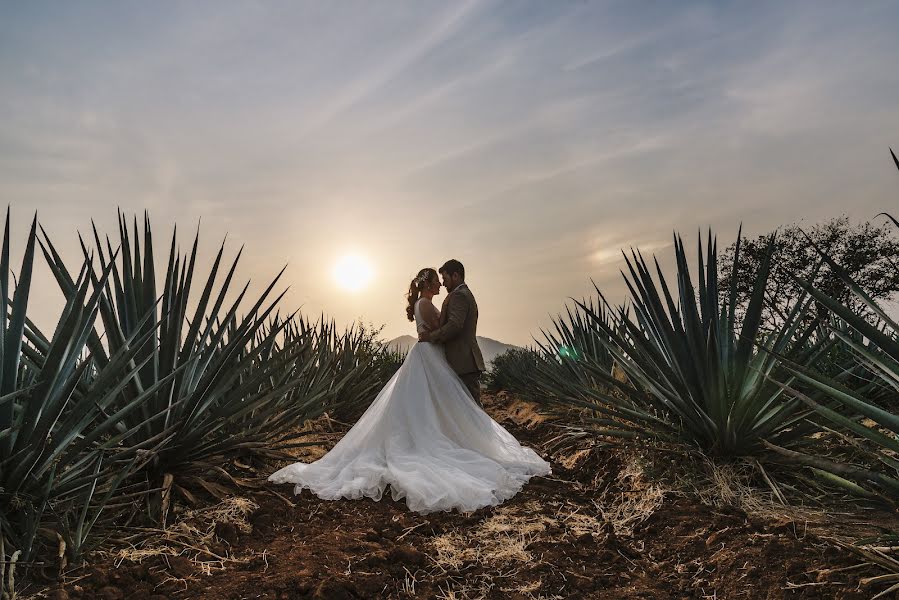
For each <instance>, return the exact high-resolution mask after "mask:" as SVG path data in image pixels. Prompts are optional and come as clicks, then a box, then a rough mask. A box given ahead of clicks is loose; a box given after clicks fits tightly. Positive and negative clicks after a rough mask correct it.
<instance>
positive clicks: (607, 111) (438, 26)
mask: <svg viewBox="0 0 899 600" xmlns="http://www.w3.org/2000/svg"><path fill="white" fill-rule="evenodd" d="M897 31H899V3H897V2H878V1H864V2H824V1H815V2H770V3H768V2H722V1H714V2H712V1H709V2H632V1H629V0H625V1H620V2H599V1H597V2H586V1H579V2H574V1H571V2H564V1H562V2H542V1H540V2H518V1H516V2H503V3H500V2H489V1H486V2H480V1H475V2H445V1H439V2H426V1H418V0H417V1H415V2H412V1H403V2H401V1H391V2H348V1H341V2H309V3H304V2H294V1H290V2H250V1H241V2H236V1H235V2H219V1H216V2H212V1H209V2H162V1H160V2H155V1H154V2H138V1H134V2H112V1H110V2H39V1H29V2H11V1H2V2H0V115H2V118H0V195H2V198H4V199H5V200H6V203H7V204H9V205H10V207H11V210H12V223H13V233H14V236H13V255H14V257H16V256H21V251H22V246H23V245H24V239H25V235H26V233H27V226H28V223H29V222H30V219H31V218H32V216H33V213H34V211H35V210H36V211H37V213H38V219H39V220H40V222H41V223H42V224H43V226H44V228H45V229H46V230H47V232H48V234H49V235H50V236H51V238H52V239H53V240H54V242H55V243H56V245H57V246H58V247H59V248H60V250H61V251H62V253H63V255H64V257H66V258H67V259H70V260H71V262H72V263H73V266H77V261H78V260H80V250H79V249H78V242H77V232H78V231H81V232H83V233H87V232H89V228H90V222H91V218H93V219H94V220H95V222H96V223H97V226H98V228H99V229H100V230H101V231H103V232H106V233H108V234H109V235H110V236H112V235H113V234H114V233H115V232H116V208H117V207H120V208H121V209H122V210H123V211H124V212H125V213H126V214H127V215H129V218H131V217H132V216H133V215H135V214H136V215H138V217H139V218H142V217H141V215H142V214H143V211H144V210H145V209H146V210H148V211H149V213H150V217H151V221H152V224H153V226H154V231H155V234H156V236H157V237H158V238H160V241H159V242H157V245H158V250H157V251H158V252H160V255H159V257H158V258H157V263H158V264H161V265H164V263H165V260H166V256H165V255H163V254H162V252H161V250H162V249H164V248H166V246H167V241H168V238H169V237H170V236H171V231H172V226H173V224H174V223H176V222H177V224H178V226H179V229H178V231H179V236H180V240H181V244H182V250H187V249H189V245H190V241H191V240H190V239H189V237H190V236H192V235H193V231H194V230H195V229H196V227H197V224H198V222H199V223H200V242H201V248H202V250H203V252H202V254H201V258H202V259H203V260H204V262H203V263H202V264H203V265H205V266H206V268H208V265H210V264H211V263H210V260H209V258H210V255H211V254H212V253H213V252H214V251H215V250H217V248H218V245H219V244H220V243H221V241H222V240H223V239H224V238H225V236H226V235H227V241H226V254H227V255H229V256H233V255H234V254H236V252H237V251H238V249H239V248H240V246H241V245H245V249H244V253H243V257H242V259H241V267H240V268H239V270H238V274H240V275H242V276H243V278H244V279H247V278H249V279H251V280H252V282H253V289H259V288H261V287H262V286H264V285H265V284H266V283H267V282H268V280H270V279H271V278H272V277H273V276H274V275H275V274H276V273H277V272H278V271H279V270H280V269H281V267H283V266H284V265H285V264H287V271H286V273H285V276H284V280H283V281H284V284H285V285H290V291H289V293H288V295H287V296H286V300H285V307H286V308H298V307H302V309H303V311H304V312H307V313H311V314H318V313H320V312H325V313H327V314H329V315H332V316H333V317H335V318H336V319H337V320H338V321H339V322H341V323H346V322H350V321H352V320H353V319H355V318H357V317H361V318H362V319H363V320H365V321H368V322H373V323H376V324H381V323H383V324H386V329H385V334H386V335H387V336H390V337H393V336H395V335H400V334H403V333H412V327H411V326H410V325H409V323H408V322H406V321H405V320H404V310H403V303H404V300H403V295H404V291H405V290H406V289H407V286H408V283H409V280H410V279H411V278H412V277H413V276H414V275H415V273H416V272H417V271H418V269H419V268H421V267H423V266H434V267H437V266H439V265H440V264H441V263H442V262H443V261H444V260H446V259H447V258H451V257H454V258H458V259H459V260H461V261H462V262H463V263H465V265H466V267H467V269H468V272H469V276H468V279H469V282H470V286H471V288H472V290H473V291H474V292H475V294H476V296H477V298H478V302H479V305H480V311H481V320H480V325H479V333H481V334H482V335H486V336H489V337H494V338H497V339H500V340H503V341H506V342H510V343H518V344H525V343H528V342H529V340H530V339H531V336H532V335H535V334H538V332H539V327H541V326H545V325H546V324H547V320H548V317H549V315H550V314H553V313H555V312H557V311H559V310H560V309H561V308H562V307H563V305H564V302H565V301H566V298H568V297H569V296H576V297H579V296H581V295H583V294H586V293H588V292H589V290H590V289H591V284H590V280H591V278H592V279H593V280H595V281H596V282H597V283H598V284H599V285H600V286H601V287H603V288H604V289H606V290H608V292H609V295H610V296H612V297H613V298H621V297H622V295H621V294H622V285H621V283H620V274H619V272H618V271H619V269H620V268H621V267H622V262H621V261H620V260H619V256H620V255H619V254H618V249H619V248H621V247H624V246H631V245H635V246H639V247H641V248H643V249H645V250H652V251H654V252H657V253H659V254H660V255H662V256H663V257H664V256H665V255H667V254H668V253H670V251H671V244H670V240H671V234H672V231H674V230H678V231H681V232H683V233H684V234H685V235H687V236H689V238H690V239H692V238H693V237H694V236H695V232H696V231H697V229H698V228H706V227H712V228H713V230H714V231H716V232H718V233H719V238H720V240H721V242H722V243H729V242H730V241H732V240H733V238H734V236H735V233H736V229H737V226H738V225H739V223H740V222H742V223H743V224H744V230H745V231H747V232H748V233H750V234H752V235H756V234H760V233H763V232H766V231H769V230H771V229H773V228H775V227H777V226H778V225H780V224H784V223H790V222H796V221H801V222H804V223H808V224H811V223H814V222H817V221H820V220H823V219H827V218H830V217H832V216H837V215H839V214H842V213H846V214H848V215H849V216H850V217H851V218H853V219H856V220H859V219H869V218H872V217H873V216H874V215H875V214H876V213H878V212H880V211H882V210H892V211H899V174H897V172H896V170H895V168H894V167H893V166H892V164H891V162H890V159H889V154H888V151H887V147H888V146H889V145H892V146H893V147H897V146H899V35H897ZM347 254H355V255H359V256H362V257H363V258H365V259H366V260H368V261H369V262H370V263H371V265H372V267H373V269H374V271H375V278H374V280H373V281H372V283H371V284H370V285H369V286H367V287H366V288H365V289H364V290H362V291H360V292H352V291H349V290H346V289H343V288H341V287H340V286H339V285H337V283H336V282H335V281H334V279H333V277H332V268H333V265H334V263H335V262H337V261H338V260H339V259H340V258H341V257H343V256H345V255H347ZM15 270H16V271H18V264H16V265H15ZM36 276H37V281H36V282H35V286H36V289H37V292H35V293H33V296H34V300H33V302H34V306H35V311H36V316H37V318H38V323H39V324H40V325H42V326H44V327H45V328H47V329H50V330H51V331H52V326H53V325H54V324H55V317H56V314H57V313H58V310H59V307H60V306H61V304H62V302H61V298H60V296H59V294H58V291H57V289H56V284H55V283H54V281H53V280H52V278H51V276H50V275H49V272H48V271H47V269H46V267H44V266H43V264H41V261H39V268H38V270H37V275H36Z"/></svg>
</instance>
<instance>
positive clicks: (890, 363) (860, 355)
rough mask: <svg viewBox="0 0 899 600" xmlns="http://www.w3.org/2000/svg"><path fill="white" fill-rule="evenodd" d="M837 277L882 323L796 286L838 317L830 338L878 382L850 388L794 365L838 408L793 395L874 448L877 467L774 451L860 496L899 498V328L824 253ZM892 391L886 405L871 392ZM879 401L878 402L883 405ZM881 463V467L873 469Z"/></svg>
mask: <svg viewBox="0 0 899 600" xmlns="http://www.w3.org/2000/svg"><path fill="white" fill-rule="evenodd" d="M821 257H822V259H823V260H824V261H825V262H827V263H828V264H829V266H830V268H831V269H832V270H833V272H834V273H836V274H838V275H839V276H840V277H842V278H843V279H844V281H846V283H847V285H849V287H850V289H851V291H852V293H853V294H855V296H856V297H857V298H859V299H860V300H861V301H862V302H864V303H865V304H866V305H867V306H868V308H869V309H870V310H871V311H872V312H873V313H874V314H876V315H877V316H878V318H879V319H880V322H879V323H876V324H875V323H871V322H870V321H869V320H868V319H866V318H864V317H863V316H861V315H859V314H856V313H855V312H853V311H852V310H851V309H849V308H848V307H847V306H845V305H843V304H841V303H839V302H838V301H836V300H835V299H833V298H832V297H830V296H828V295H827V294H825V293H824V292H822V291H820V290H818V289H816V288H815V287H814V285H812V283H811V282H809V281H807V280H804V279H799V278H797V281H798V282H799V284H800V285H802V286H803V288H804V289H806V290H807V291H808V293H809V294H811V295H812V297H814V298H815V299H816V300H817V301H818V302H820V303H821V304H822V305H824V306H825V307H827V309H828V310H830V311H831V312H832V314H833V315H834V317H835V318H834V319H833V320H832V321H831V323H832V324H831V333H832V335H833V337H834V338H835V339H836V340H839V342H840V343H841V344H842V345H843V346H844V347H845V348H847V349H849V350H850V351H851V352H852V353H853V354H854V355H855V357H857V359H858V360H860V361H862V362H863V363H864V364H865V365H866V366H867V367H868V369H869V371H870V372H871V373H873V374H874V375H875V376H876V377H877V381H874V382H872V383H871V385H870V386H868V388H858V387H855V386H853V387H850V386H848V385H846V383H845V382H844V381H841V380H840V379H839V378H835V377H831V376H828V375H826V374H824V373H822V372H821V371H820V370H817V369H815V370H812V369H809V368H807V367H805V366H804V365H798V364H790V365H788V368H789V370H790V371H791V372H792V373H793V374H794V376H795V377H796V379H797V380H798V381H799V382H802V383H803V384H805V385H807V386H809V387H811V388H813V389H815V390H817V391H819V392H821V393H822V394H823V395H824V397H826V398H827V399H829V400H831V401H835V402H836V404H837V406H832V405H829V404H824V403H823V402H821V401H819V400H817V399H814V398H810V397H809V396H808V395H807V394H804V393H802V392H801V391H799V390H795V389H791V390H790V391H791V392H792V393H793V394H794V395H795V396H796V397H797V398H799V399H801V400H802V401H804V402H805V403H806V404H807V405H808V406H809V407H811V408H812V409H814V410H815V411H816V412H817V413H819V414H820V415H821V416H823V417H825V418H826V419H828V420H829V421H831V422H832V423H833V424H835V425H836V426H838V427H839V428H840V429H842V430H844V431H850V432H852V433H854V434H856V435H857V436H859V438H861V439H863V440H865V441H867V442H868V444H869V445H870V446H873V448H874V449H875V450H874V451H872V452H870V453H869V454H870V457H871V458H872V462H873V464H869V467H859V466H857V465H849V464H845V463H841V462H835V461H831V460H827V459H824V458H822V457H817V456H809V455H805V454H801V453H797V452H788V451H785V450H783V449H781V448H775V450H777V451H778V452H780V453H781V454H783V455H785V456H787V457H788V458H791V459H793V460H796V461H797V462H801V463H804V464H807V465H809V466H812V467H814V468H816V469H818V470H819V471H822V472H825V473H829V474H830V475H831V477H830V479H831V480H832V481H834V482H836V483H838V484H841V485H843V486H844V487H846V488H848V489H849V490H851V491H859V490H858V488H859V486H861V487H862V488H863V489H867V490H868V491H874V492H876V493H879V494H882V495H885V496H888V497H892V498H896V499H899V460H897V459H896V458H895V457H896V456H897V453H899V417H897V416H896V415H895V414H894V413H893V412H891V411H890V410H888V409H885V408H884V407H883V405H884V404H887V405H893V404H895V402H894V401H893V399H894V398H895V397H896V395H897V394H899V341H897V335H899V323H897V322H896V321H895V320H894V319H892V318H891V317H890V316H889V314H888V313H887V312H886V311H885V310H884V309H883V307H881V306H880V305H879V304H878V303H877V302H876V301H874V300H873V299H872V298H870V297H869V296H868V295H867V294H866V293H865V291H864V290H863V289H862V288H861V287H860V286H859V285H858V284H857V283H856V282H855V281H853V280H852V278H851V277H850V276H849V275H848V274H847V273H846V272H845V271H844V270H843V269H842V268H840V266H839V265H837V263H836V262H835V261H834V260H833V259H832V258H831V257H830V256H828V255H827V254H826V253H824V252H821ZM871 388H875V389H877V390H882V389H883V388H887V389H889V390H891V391H892V399H890V400H887V401H884V400H883V398H882V396H883V394H882V393H880V394H872V393H870V391H869V390H870V389H871ZM878 399H879V402H878ZM876 464H879V465H880V468H874V467H875V465H876Z"/></svg>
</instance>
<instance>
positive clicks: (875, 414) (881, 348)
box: [491, 151, 899, 596]
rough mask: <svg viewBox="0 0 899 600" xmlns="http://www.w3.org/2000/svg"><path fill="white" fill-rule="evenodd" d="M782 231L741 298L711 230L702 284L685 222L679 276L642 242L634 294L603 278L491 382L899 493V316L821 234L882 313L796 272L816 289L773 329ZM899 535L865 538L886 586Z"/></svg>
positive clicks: (709, 450) (609, 432)
mask: <svg viewBox="0 0 899 600" xmlns="http://www.w3.org/2000/svg"><path fill="white" fill-rule="evenodd" d="M891 153H892V151H891ZM892 157H893V161H894V162H895V164H896V166H897V168H899V160H897V158H896V156H895V154H892ZM887 217H889V218H890V219H891V220H892V221H893V223H894V224H895V225H896V226H897V227H899V221H897V220H896V219H894V218H893V217H891V216H889V215H887ZM737 239H738V241H737V244H736V249H735V252H734V257H733V260H734V263H735V264H736V263H737V261H739V260H740V240H741V239H742V238H741V236H740V235H739V234H738V236H737ZM809 243H812V242H811V241H810V242H809ZM773 244H774V237H773V236H772V237H771V238H770V242H769V253H768V258H767V259H766V260H764V261H763V262H762V264H761V265H760V267H759V269H758V271H757V273H756V279H755V282H754V286H753V294H752V296H751V298H750V299H749V301H748V303H747V304H745V305H744V306H740V308H739V309H738V302H737V290H736V281H735V279H732V280H731V287H730V289H729V290H719V289H718V281H719V278H718V265H719V262H718V254H717V248H716V241H715V239H714V238H713V237H712V235H711V233H709V236H708V240H707V243H706V245H705V248H703V244H702V239H701V238H700V240H699V244H698V258H697V269H696V271H695V273H696V274H697V277H696V282H697V283H696V285H694V276H693V274H692V273H691V270H690V266H689V261H688V258H687V252H686V250H685V248H684V244H683V241H682V240H681V238H680V237H679V236H678V235H675V238H674V250H675V258H676V270H675V276H676V289H672V287H671V286H669V285H668V283H667V281H666V279H665V275H664V273H663V271H662V269H661V267H660V266H659V264H658V262H657V261H654V267H655V268H654V271H655V275H656V277H655V278H654V277H653V273H652V271H651V270H650V268H649V266H648V265H647V263H646V261H645V260H644V258H643V256H642V255H641V254H640V252H639V251H632V252H631V254H630V256H628V255H627V254H625V256H624V258H625V263H626V267H627V269H626V271H627V273H626V274H624V273H623V276H624V279H625V282H626V285H627V288H628V290H629V302H628V304H627V306H626V307H618V308H615V309H613V308H612V307H611V306H610V305H609V303H608V302H607V301H606V299H605V298H604V297H603V295H602V293H601V292H600V290H599V289H598V288H596V293H597V298H596V300H595V301H594V300H589V301H580V302H577V301H575V307H574V309H573V310H572V309H568V310H567V314H566V316H565V317H558V318H556V319H555V320H554V323H553V330H550V331H544V332H543V334H544V338H545V340H544V341H538V342H537V344H538V347H537V348H535V349H532V350H525V351H519V352H517V353H514V354H509V355H507V356H505V357H500V358H499V359H497V362H496V363H495V368H494V372H493V373H492V374H491V383H492V384H493V385H494V387H497V388H500V387H504V388H506V389H510V390H512V391H515V392H518V393H521V394H524V395H527V396H529V397H531V398H533V399H536V400H542V401H544V402H546V403H547V404H548V405H549V406H556V405H561V406H568V407H576V408H581V409H589V410H587V411H585V412H586V414H587V416H586V417H585V419H586V421H587V422H588V424H589V429H590V430H591V431H592V432H593V433H595V434H602V435H606V436H620V437H645V438H653V439H657V440H662V441H665V442H670V443H675V444H680V445H682V446H684V447H690V448H696V449H699V450H700V451H702V452H703V453H704V454H706V455H711V456H718V457H724V458H738V457H747V456H748V457H752V459H753V460H754V461H757V462H756V463H755V464H759V465H761V463H763V462H765V461H770V462H773V463H777V462H787V463H789V464H799V465H803V466H805V467H808V468H809V469H810V470H811V472H812V473H813V474H814V475H816V480H813V481H810V483H812V484H816V482H817V481H821V480H823V481H824V482H825V483H826V484H829V485H831V486H837V487H838V488H840V489H842V490H844V491H848V492H851V493H856V494H859V495H862V496H867V497H873V498H878V499H880V500H883V501H886V502H887V503H889V504H892V505H893V506H896V505H899V415H897V414H896V413H895V412H894V410H893V407H895V406H897V405H899V404H897V399H899V322H897V321H896V320H895V319H893V318H892V317H890V315H889V314H888V312H887V311H886V310H885V309H884V308H883V307H882V306H880V305H879V304H878V303H877V302H876V301H875V300H874V299H872V298H871V297H870V296H869V295H868V294H867V293H866V292H865V291H864V289H862V287H861V286H859V285H858V284H857V283H856V282H855V281H853V279H852V277H851V276H850V275H849V274H848V273H847V272H846V271H845V270H844V269H843V268H841V266H840V265H839V264H837V262H836V261H835V260H834V259H833V258H832V257H831V256H829V255H828V254H827V253H826V252H825V251H824V250H822V249H820V248H818V247H816V250H817V252H818V254H819V256H820V263H819V264H818V266H817V267H816V268H820V267H821V266H822V265H826V266H827V267H828V268H830V269H831V270H832V272H833V273H835V274H836V275H837V276H838V277H839V278H841V279H842V280H843V281H844V282H845V284H846V285H847V286H848V287H849V289H850V290H851V292H852V294H853V295H854V296H855V297H857V298H858V299H859V300H860V301H861V304H862V305H864V306H865V307H867V309H868V310H869V311H870V313H869V314H873V315H875V316H876V319H874V320H872V319H871V318H869V317H867V316H865V315H861V314H859V313H858V312H857V311H854V310H852V309H851V308H849V307H848V306H846V305H845V304H843V303H841V302H840V301H838V300H837V299H835V298H833V297H832V296H830V295H828V294H827V293H826V292H824V291H822V290H821V289H819V288H817V287H816V285H815V284H814V283H813V282H814V281H815V278H814V276H812V277H808V278H801V277H798V276H796V277H795V280H796V281H797V283H798V284H799V285H800V287H801V289H802V290H804V294H802V295H801V297H798V298H795V299H794V300H793V302H792V305H791V306H792V308H791V310H790V311H789V312H788V313H787V314H786V316H785V317H784V318H783V319H782V320H781V322H780V323H779V325H778V327H777V328H776V329H775V330H774V331H768V330H763V328H762V327H761V326H760V325H761V321H762V309H763V303H764V302H766V301H767V300H766V298H765V286H766V284H767V281H768V277H769V275H770V273H771V269H772V267H773V265H772V263H771V252H770V249H771V248H773ZM734 271H736V269H734ZM813 273H814V271H813ZM594 287H595V286H594ZM822 308H823V309H825V310H821V309H822ZM822 432H828V433H832V432H836V433H837V436H838V437H836V438H834V436H832V435H831V436H823V435H821V434H822ZM822 438H825V439H828V440H830V443H831V445H832V443H833V440H834V439H836V440H843V441H848V443H847V444H846V443H844V444H843V445H844V446H845V448H844V449H845V450H848V451H849V453H848V454H845V453H844V454H841V453H840V452H836V456H834V455H833V454H834V453H833V452H830V450H832V448H831V447H827V446H825V445H824V443H823V442H822ZM841 443H842V442H841ZM838 450H839V449H838ZM828 454H829V456H827V455H828ZM847 455H849V456H851V460H849V459H841V458H839V457H840V456H847ZM859 463H862V465H859ZM764 476H765V478H766V479H768V476H767V474H765V475H764ZM768 481H769V482H770V479H769V480H768ZM807 481H808V480H807ZM772 486H773V484H772ZM831 489H834V488H833V487H831ZM775 491H776V493H778V494H779V491H777V490H776V489H775ZM897 541H899V535H895V536H892V538H891V539H889V540H887V542H889V543H887V544H886V546H884V540H880V541H879V548H880V549H878V550H870V549H868V550H864V549H863V550H861V552H862V553H863V554H864V555H865V556H866V557H867V558H868V559H870V560H871V561H872V562H876V563H878V564H880V565H881V566H882V567H884V568H885V569H887V570H888V571H889V573H888V574H887V575H884V576H881V577H878V578H875V579H876V580H877V582H880V583H883V582H886V583H889V584H890V585H891V587H889V588H888V589H886V590H884V591H883V592H881V594H879V596H882V595H885V594H889V593H892V592H894V591H896V590H899V583H897V581H899V560H896V559H895V558H893V557H892V556H888V555H887V554H885V553H884V552H883V551H882V548H884V547H887V546H895V545H896V542H897Z"/></svg>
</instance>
